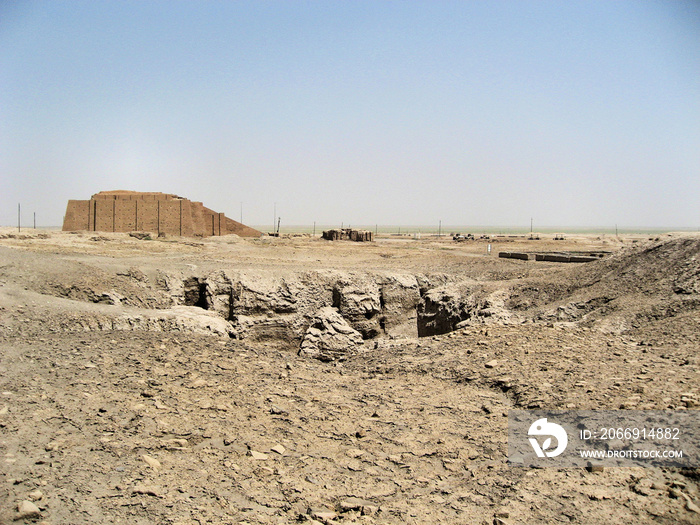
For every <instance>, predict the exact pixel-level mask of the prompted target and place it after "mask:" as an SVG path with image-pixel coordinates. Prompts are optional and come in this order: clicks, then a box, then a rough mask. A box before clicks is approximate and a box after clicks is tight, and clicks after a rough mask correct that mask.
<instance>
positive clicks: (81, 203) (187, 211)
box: [63, 190, 262, 237]
mask: <svg viewBox="0 0 700 525" xmlns="http://www.w3.org/2000/svg"><path fill="white" fill-rule="evenodd" d="M79 230H86V231H102V232H131V231H139V230H140V231H149V232H154V233H157V234H158V235H161V234H166V235H180V236H185V237H209V236H212V235H228V234H232V233H233V234H236V235H239V236H241V237H259V236H260V235H262V233H261V232H259V231H258V230H255V229H253V228H250V227H248V226H246V225H245V224H241V223H240V222H236V221H234V220H232V219H229V218H228V217H226V216H225V215H224V214H223V213H217V212H215V211H213V210H210V209H209V208H207V207H206V206H204V205H203V204H202V203H201V202H192V201H190V200H189V199H183V198H182V197H178V196H177V195H173V194H170V193H160V192H137V191H123V190H117V191H101V192H100V193H96V194H95V195H93V196H92V197H91V198H90V200H69V201H68V206H67V208H66V215H65V217H64V219H63V231H79Z"/></svg>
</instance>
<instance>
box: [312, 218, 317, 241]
mask: <svg viewBox="0 0 700 525" xmlns="http://www.w3.org/2000/svg"><path fill="white" fill-rule="evenodd" d="M312 237H316V221H314V234H313V235H312Z"/></svg>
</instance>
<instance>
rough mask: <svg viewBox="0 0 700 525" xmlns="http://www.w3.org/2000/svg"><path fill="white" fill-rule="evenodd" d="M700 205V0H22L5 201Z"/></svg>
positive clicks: (3, 214)
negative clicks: (145, 196) (174, 198)
mask: <svg viewBox="0 0 700 525" xmlns="http://www.w3.org/2000/svg"><path fill="white" fill-rule="evenodd" d="M111 189H128V190H135V191H162V192H166V193H176V194H178V195H181V196H183V197H187V198H190V199H192V200H199V201H203V202H204V203H205V205H207V206H209V207H211V208H213V209H215V210H217V211H223V212H225V213H227V215H229V216H230V217H232V218H234V219H238V218H240V210H241V203H243V205H242V207H243V219H244V222H246V223H248V224H254V225H260V224H262V225H265V224H268V223H272V218H273V210H274V209H275V205H276V209H277V213H278V215H279V216H280V217H281V218H282V222H283V224H288V225H290V224H311V223H312V222H313V221H316V222H317V223H319V224H336V223H337V224H339V223H341V222H344V223H345V224H348V223H351V224H380V225H382V224H385V225H388V224H406V225H410V224H415V225H418V224H437V222H438V221H439V220H441V221H442V223H443V224H445V225H449V224H454V225H457V224H459V225H469V224H471V225H493V226H511V225H521V226H529V224H530V218H531V217H532V218H534V221H535V224H536V225H537V224H539V225H542V226H595V227H614V225H615V224H618V225H620V226H621V227H692V228H697V227H699V226H700V4H699V3H698V2H694V1H687V2H683V1H668V2H662V1H638V0H635V1H616V2H611V1H608V0H605V1H576V0H574V1H563V0H562V1H556V2H551V1H534V0H533V1H526V0H522V1H506V0H499V1H476V0H474V1H454V2H452V1H449V2H448V1H430V2H428V1H421V2H412V1H406V2H398V1H386V2H384V1H361V0H360V1H343V2H340V1H328V0H326V1H307V2H295V1H287V0H285V1H256V2H233V1H227V2H223V1H210V2H194V1H192V2H178V1H147V2H142V1H138V2H130V1H94V2H88V1H80V2H74V1H60V0H59V1H51V2H49V1H43V2H3V1H2V0H0V224H3V225H11V224H15V223H16V219H17V203H21V204H22V209H23V220H24V221H25V222H26V223H29V222H31V214H32V213H33V212H37V220H38V222H39V224H43V225H60V224H61V221H62V217H63V213H64V212H65V205H66V203H67V201H68V199H88V198H89V197H90V195H92V194H93V193H96V192H98V191H101V190H111Z"/></svg>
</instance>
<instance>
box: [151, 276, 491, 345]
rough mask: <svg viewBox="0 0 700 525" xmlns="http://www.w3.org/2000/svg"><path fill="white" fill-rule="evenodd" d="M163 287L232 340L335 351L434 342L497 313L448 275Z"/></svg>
mask: <svg viewBox="0 0 700 525" xmlns="http://www.w3.org/2000/svg"><path fill="white" fill-rule="evenodd" d="M159 283H160V286H161V288H162V289H163V290H164V291H166V292H167V293H168V294H169V295H170V297H171V298H172V300H173V302H174V303H175V304H181V305H186V306H196V307H199V308H201V309H204V310H207V311H208V312H211V313H216V315H218V316H220V317H221V318H222V319H224V320H226V321H227V322H229V323H230V325H231V336H232V337H235V338H240V339H252V340H278V341H280V342H286V343H288V344H289V345H291V346H295V347H299V346H300V345H301V346H303V345H304V341H305V340H306V339H307V338H308V337H309V336H310V334H311V336H312V337H317V338H321V339H324V340H326V341H329V340H330V339H335V340H336V341H335V343H336V346H339V345H342V344H345V343H348V344H349V341H348V340H347V339H348V338H349V339H350V340H352V341H358V340H361V341H369V340H373V339H378V338H385V337H388V338H417V337H429V336H433V335H439V334H443V333H448V332H451V331H453V330H455V329H457V328H459V327H460V326H463V325H464V324H465V323H469V322H483V320H484V319H486V318H488V317H491V316H493V315H494V304H493V302H494V301H493V294H491V295H490V296H488V295H487V294H485V293H484V292H483V290H482V288H483V286H481V285H479V286H474V284H473V283H471V285H464V284H461V285H456V284H455V283H451V284H446V283H445V278H444V276H437V277H431V276H426V275H422V274H421V275H411V274H394V273H361V272H340V271H335V270H327V271H311V272H301V273H289V274H286V275H278V274H275V273H271V272H264V271H260V272H250V271H247V272H237V271H226V270H219V271H216V272H213V273H211V274H209V275H205V276H187V277H182V278H179V279H178V278H176V277H174V276H167V275H162V276H161V278H160V279H159ZM319 332H321V333H319ZM323 332H325V333H323ZM358 336H359V339H358Z"/></svg>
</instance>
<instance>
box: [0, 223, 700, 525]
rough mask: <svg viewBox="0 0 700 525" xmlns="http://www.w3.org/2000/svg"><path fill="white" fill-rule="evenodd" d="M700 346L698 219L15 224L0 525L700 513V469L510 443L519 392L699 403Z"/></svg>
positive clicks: (608, 403)
mask: <svg viewBox="0 0 700 525" xmlns="http://www.w3.org/2000/svg"><path fill="white" fill-rule="evenodd" d="M489 244H490V245H491V248H492V250H491V252H490V253H489V252H488V245H489ZM499 251H529V252H544V251H605V252H610V253H609V255H607V256H606V257H604V258H602V259H601V260H599V261H595V262H591V263H585V264H562V263H552V262H539V261H532V260H530V261H522V260H514V259H501V258H498V256H497V254H498V252H499ZM699 349H700V236H697V235H690V234H667V235H663V236H660V237H654V238H648V237H643V236H637V237H632V236H627V237H624V238H617V237H605V236H600V237H598V236H578V237H576V236H574V237H568V238H567V239H566V240H564V241H554V240H552V239H551V238H549V239H545V238H543V239H542V240H538V241H534V240H528V239H526V238H515V237H513V238H500V239H491V240H490V241H486V240H474V241H464V242H454V241H452V240H451V239H450V238H441V239H437V238H425V237H424V238H423V239H412V238H406V237H397V236H392V237H383V238H381V237H380V238H379V239H377V241H376V242H372V243H352V242H349V241H340V242H330V241H323V240H320V239H318V238H310V237H308V236H296V237H289V238H261V239H239V238H237V237H235V236H227V237H222V238H212V239H183V238H153V236H145V235H140V236H136V237H133V236H130V235H128V234H112V233H95V232H79V233H67V232H59V231H42V230H28V231H23V232H17V231H16V230H12V229H9V228H8V229H2V230H0V461H1V462H2V468H1V469H0V523H2V524H11V523H44V524H54V525H57V524H94V523H123V524H130V525H131V524H144V525H145V524H181V525H184V524H187V525H189V524H204V523H213V524H234V523H249V524H255V523H263V524H286V523H309V524H313V523H325V524H331V523H397V524H398V523H415V524H430V523H470V524H471V523H475V524H487V525H488V524H496V525H508V524H516V523H518V524H532V523H580V524H588V523H591V524H593V523H595V524H599V523H642V524H644V523H649V524H667V523H668V524H670V523H686V524H690V523H700V508H699V507H700V470H698V469H683V470H681V469H660V468H605V469H603V470H602V471H593V472H589V471H588V470H586V469H574V468H561V469H558V468H540V469H529V468H522V467H516V466H511V464H509V463H508V462H507V449H508V443H507V421H508V419H507V417H508V413H509V411H510V410H514V409H528V408H538V409H622V408H625V409H640V410H645V409H672V410H697V408H698V406H699V404H700V374H699V367H700V360H699V357H698V350H699ZM698 431H699V432H700V429H698Z"/></svg>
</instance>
